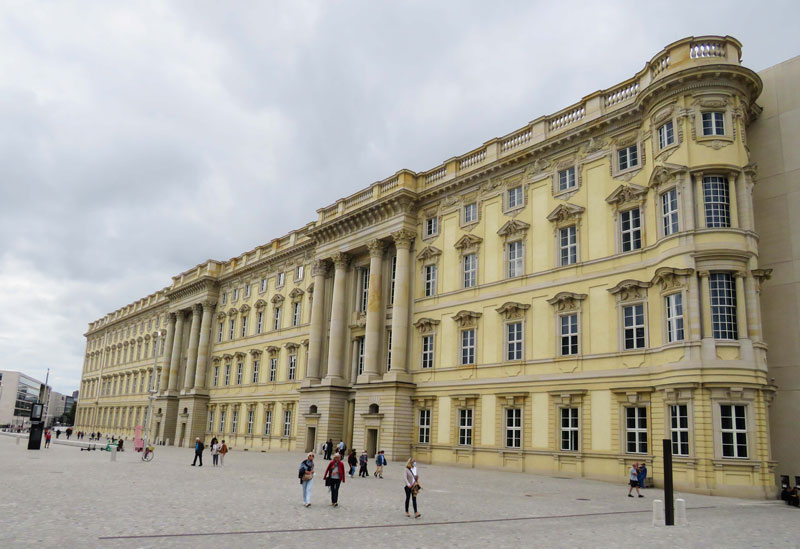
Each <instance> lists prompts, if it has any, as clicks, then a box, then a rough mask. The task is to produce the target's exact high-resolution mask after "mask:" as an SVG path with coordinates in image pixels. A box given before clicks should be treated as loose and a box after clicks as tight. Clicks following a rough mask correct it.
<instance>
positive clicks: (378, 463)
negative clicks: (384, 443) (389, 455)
mask: <svg viewBox="0 0 800 549" xmlns="http://www.w3.org/2000/svg"><path fill="white" fill-rule="evenodd" d="M384 465H386V456H384V455H383V450H381V451H380V452H378V455H377V456H376V457H375V476H376V477H377V478H383V466H384Z"/></svg>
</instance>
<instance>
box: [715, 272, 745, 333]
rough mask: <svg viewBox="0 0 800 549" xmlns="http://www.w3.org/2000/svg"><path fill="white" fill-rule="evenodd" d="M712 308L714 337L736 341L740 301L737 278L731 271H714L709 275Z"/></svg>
mask: <svg viewBox="0 0 800 549" xmlns="http://www.w3.org/2000/svg"><path fill="white" fill-rule="evenodd" d="M708 287H709V290H710V292H709V295H710V301H711V303H710V308H711V331H712V335H713V337H714V339H717V340H723V341H735V340H737V339H739V329H738V328H739V327H738V322H737V320H738V313H739V310H738V309H739V303H738V301H737V297H738V296H737V295H736V279H735V277H734V276H733V274H732V273H729V272H712V273H711V274H710V275H709V277H708Z"/></svg>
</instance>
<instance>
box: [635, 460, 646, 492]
mask: <svg viewBox="0 0 800 549" xmlns="http://www.w3.org/2000/svg"><path fill="white" fill-rule="evenodd" d="M646 478H647V464H646V463H645V462H644V461H643V462H641V463H640V464H639V474H638V475H637V476H636V480H637V481H638V482H639V488H640V489H642V490H644V481H645V479H646Z"/></svg>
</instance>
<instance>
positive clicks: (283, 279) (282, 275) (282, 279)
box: [275, 273, 286, 288]
mask: <svg viewBox="0 0 800 549" xmlns="http://www.w3.org/2000/svg"><path fill="white" fill-rule="evenodd" d="M284 282H286V273H278V278H277V280H276V281H275V287H276V288H280V287H281V286H283V283H284Z"/></svg>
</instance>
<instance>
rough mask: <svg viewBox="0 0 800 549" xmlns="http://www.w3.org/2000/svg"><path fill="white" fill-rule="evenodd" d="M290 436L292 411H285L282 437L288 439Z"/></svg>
mask: <svg viewBox="0 0 800 549" xmlns="http://www.w3.org/2000/svg"><path fill="white" fill-rule="evenodd" d="M291 435H292V411H291V410H286V411H284V412H283V436H285V437H288V436H291Z"/></svg>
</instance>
